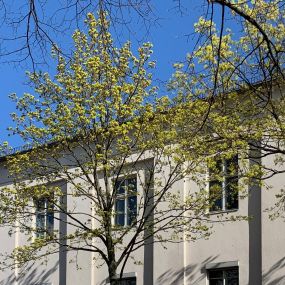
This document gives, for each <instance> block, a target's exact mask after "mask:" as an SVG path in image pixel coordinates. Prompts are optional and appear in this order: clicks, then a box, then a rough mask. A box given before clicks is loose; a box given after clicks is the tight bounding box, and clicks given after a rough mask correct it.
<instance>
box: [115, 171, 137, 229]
mask: <svg viewBox="0 0 285 285" xmlns="http://www.w3.org/2000/svg"><path fill="white" fill-rule="evenodd" d="M131 179H135V190H134V194H135V195H129V194H128V193H129V189H128V184H129V183H128V181H129V180H131ZM122 182H124V185H123V186H122V185H121V183H122ZM126 182H127V184H125V183H126ZM116 184H117V185H118V184H119V186H118V188H117V189H119V188H120V187H126V189H125V190H124V193H119V194H118V193H116V194H115V198H114V218H113V224H114V226H117V227H130V226H132V224H133V221H134V220H136V219H137V215H138V200H137V199H138V178H137V174H133V175H128V176H126V177H118V178H117V179H116V181H114V179H113V187H114V188H115V187H116ZM116 192H117V190H116ZM131 197H136V200H135V210H134V211H131V210H130V209H129V207H128V206H129V199H130V198H131ZM118 200H121V201H122V200H123V201H124V212H123V213H122V211H119V213H120V214H123V216H124V224H120V223H118V222H117V216H118V215H117V213H118V211H117V201H118ZM132 212H134V215H135V217H134V218H133V220H131V221H130V222H129V217H130V216H131V215H132V214H131V213H132Z"/></svg>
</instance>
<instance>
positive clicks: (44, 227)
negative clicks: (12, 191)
mask: <svg viewBox="0 0 285 285" xmlns="http://www.w3.org/2000/svg"><path fill="white" fill-rule="evenodd" d="M34 204H35V208H36V211H35V214H36V237H38V238H40V237H45V236H46V235H47V234H52V233H53V228H54V210H53V203H52V201H51V198H48V197H41V198H37V199H34Z"/></svg>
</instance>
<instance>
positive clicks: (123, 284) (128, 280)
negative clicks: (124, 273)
mask: <svg viewBox="0 0 285 285" xmlns="http://www.w3.org/2000/svg"><path fill="white" fill-rule="evenodd" d="M136 284H137V280H136V277H125V278H122V279H121V280H119V281H117V282H116V285H136Z"/></svg>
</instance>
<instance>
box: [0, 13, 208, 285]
mask: <svg viewBox="0 0 285 285" xmlns="http://www.w3.org/2000/svg"><path fill="white" fill-rule="evenodd" d="M86 23H87V25H88V34H85V33H84V32H82V31H79V30H77V31H75V33H74V35H73V39H74V45H75V51H74V53H73V55H72V58H71V59H70V60H68V61H66V60H65V59H64V57H63V56H62V55H61V54H58V52H57V50H54V53H53V55H54V57H55V58H56V59H57V61H58V64H57V73H56V75H55V76H54V79H52V78H51V77H50V75H49V74H48V73H34V72H33V73H30V74H29V77H30V80H31V82H32V83H33V84H34V87H35V92H36V94H37V95H36V96H35V95H32V94H24V96H23V97H20V98H18V97H16V95H12V98H13V99H14V100H15V101H16V103H17V113H15V114H13V119H14V121H15V123H16V126H15V127H14V128H11V131H12V132H13V133H14V134H17V135H20V136H21V138H22V139H23V140H24V141H25V142H26V143H27V144H28V145H29V146H30V149H29V150H28V151H25V152H20V153H15V154H14V155H10V156H8V157H7V158H6V164H7V167H8V169H9V172H10V175H11V177H12V178H13V181H14V182H13V185H8V186H6V187H3V188H1V194H0V195H1V199H0V201H1V202H0V203H1V204H0V209H1V211H0V212H1V214H0V215H1V216H0V217H1V218H0V221H1V224H2V225H11V227H12V232H13V229H15V222H17V224H18V225H19V228H20V229H21V231H23V232H25V234H26V235H27V244H24V245H23V246H20V247H18V248H16V249H15V250H14V252H13V253H12V254H11V255H10V256H9V257H10V258H12V263H9V261H10V259H7V260H6V262H5V264H4V265H3V266H14V265H15V264H16V266H21V265H23V264H26V263H27V262H29V261H34V260H38V259H41V258H43V257H45V256H48V255H50V254H53V253H55V252H57V251H59V250H65V251H88V252H93V253H96V254H97V258H98V259H99V260H100V262H101V261H103V263H104V264H105V265H106V266H107V267H108V272H109V278H110V282H111V284H115V283H116V280H115V277H116V273H117V271H118V270H120V275H121V276H122V273H123V271H124V268H125V265H126V262H127V261H128V260H129V258H130V256H131V255H132V253H133V252H134V251H135V250H137V249H139V248H140V247H142V246H144V245H145V244H146V243H152V242H160V243H166V242H167V241H172V242H180V241H181V238H182V236H181V234H182V232H184V236H186V238H187V239H189V240H195V239H196V238H198V237H201V236H207V235H208V234H209V227H208V226H207V225H206V224H205V223H204V221H206V220H207V213H206V211H205V209H207V207H209V205H210V202H209V201H208V194H207V193H206V191H204V184H203V181H200V186H201V188H202V189H201V191H200V192H197V193H190V192H189V193H188V195H186V197H185V198H184V199H183V198H182V196H181V193H179V192H178V193H177V192H175V193H174V192H173V191H172V187H173V185H174V184H175V183H176V182H177V181H179V180H180V179H182V178H185V177H187V176H189V177H190V176H192V177H195V175H201V162H202V160H203V159H204V157H201V159H199V157H200V156H199V151H198V149H197V150H195V151H192V150H191V151H187V149H186V147H188V148H189V147H190V146H191V145H197V146H203V144H202V141H203V138H202V137H199V136H198V135H197V136H194V135H193V136H192V138H189V137H185V138H184V139H183V142H184V147H185V148H184V149H183V148H181V147H180V146H179V144H178V142H179V143H182V141H181V137H180V136H177V133H179V132H181V131H183V128H184V122H185V117H187V118H188V119H190V117H191V118H196V119H197V115H198V113H197V112H196V113H193V114H192V115H190V114H188V113H187V112H186V113H185V108H180V106H178V105H177V106H175V104H172V103H171V101H170V99H168V98H166V97H161V98H156V96H155V92H156V88H155V87H152V86H151V73H149V72H148V69H151V68H153V67H154V62H151V61H150V60H149V57H150V55H151V44H150V43H145V44H144V45H143V46H141V47H140V48H139V49H138V56H135V55H134V54H133V53H132V52H131V45H130V43H129V42H127V43H125V44H124V45H123V46H122V47H121V48H115V47H114V43H113V40H112V37H111V35H110V33H109V31H108V28H109V22H108V20H107V17H106V15H105V13H103V12H102V11H100V12H99V14H98V19H95V17H94V16H93V15H92V14H88V19H87V20H86ZM201 110H202V111H203V110H204V109H203V108H202V109H201ZM197 123H199V121H196V122H195V121H194V120H193V123H192V124H191V127H192V128H193V129H195V128H196V126H197ZM203 148H204V146H203ZM204 168H205V167H204ZM142 169H143V170H144V171H145V172H144V173H145V175H144V176H145V178H144V177H143V175H142V174H141V171H142ZM134 173H135V174H136V177H137V182H134V179H132V178H133V175H134ZM62 181H63V182H64V183H66V184H67V185H69V188H68V190H67V191H66V192H65V191H64V190H63V188H62V187H60V186H59V184H60V183H62ZM137 187H139V188H140V191H137V189H136V188H137ZM122 194H123V198H122ZM120 195H121V196H120ZM69 197H70V198H69ZM120 197H121V200H122V199H123V200H124V199H125V197H127V199H128V203H127V205H128V207H127V209H122V208H120ZM66 199H72V201H77V203H78V205H79V204H80V205H84V207H83V206H82V207H83V208H82V207H81V208H80V210H79V209H78V207H74V208H72V207H70V206H69V205H66V203H65V202H64V201H66ZM162 205H163V206H162ZM35 207H37V208H38V209H39V211H40V210H42V211H44V212H45V215H54V219H56V220H58V221H59V222H61V223H64V224H67V225H68V231H67V233H64V232H62V231H61V230H60V228H59V229H58V230H55V231H51V230H50V228H49V227H43V226H35V225H34V224H33V223H32V220H33V219H34V216H35V210H34V208H35ZM136 208H137V209H136ZM82 209H83V210H82ZM122 211H123V212H122ZM120 215H121V216H120ZM125 215H126V216H127V220H126V218H124V217H125ZM44 219H45V218H44ZM114 220H115V222H114ZM34 236H36V237H37V238H36V239H33V237H34ZM98 264H99V263H98Z"/></svg>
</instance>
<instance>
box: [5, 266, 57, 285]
mask: <svg viewBox="0 0 285 285" xmlns="http://www.w3.org/2000/svg"><path fill="white" fill-rule="evenodd" d="M58 264H59V263H58V262H57V263H56V264H55V265H54V266H53V267H52V268H50V269H48V270H41V272H40V271H39V270H38V269H37V268H35V267H34V265H30V266H28V267H25V268H24V269H23V270H22V271H23V273H21V275H20V277H19V278H18V282H19V284H20V285H40V284H49V282H51V281H50V277H51V275H52V274H53V273H54V272H55V271H57V270H58ZM15 282H16V278H15V275H14V274H11V275H10V276H9V277H8V278H6V279H5V280H2V281H0V285H12V284H15Z"/></svg>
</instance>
